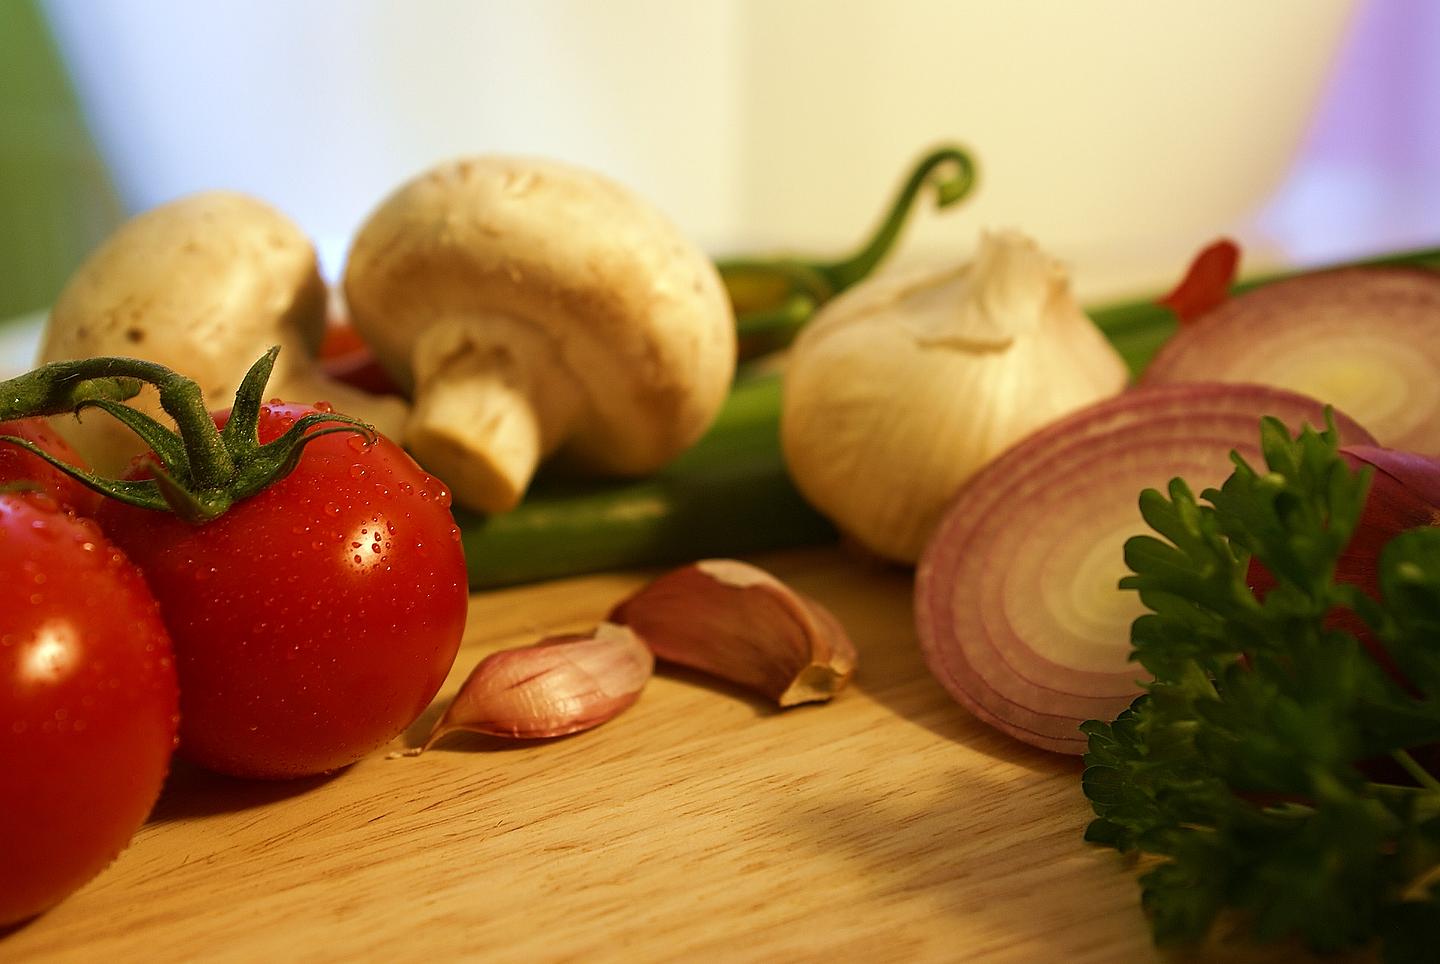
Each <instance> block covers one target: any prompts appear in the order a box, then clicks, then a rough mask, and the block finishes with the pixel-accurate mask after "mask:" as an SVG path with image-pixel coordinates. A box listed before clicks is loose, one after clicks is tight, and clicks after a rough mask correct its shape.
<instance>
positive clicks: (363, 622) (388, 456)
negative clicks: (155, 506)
mask: <svg viewBox="0 0 1440 964" xmlns="http://www.w3.org/2000/svg"><path fill="white" fill-rule="evenodd" d="M269 407H270V409H271V411H270V412H269V413H266V414H264V415H263V416H262V418H261V420H260V430H259V431H260V441H261V442H268V441H271V440H272V439H274V438H276V437H277V436H279V435H280V434H281V433H282V432H283V431H284V426H285V425H286V424H294V422H295V421H296V420H297V419H298V418H299V417H301V416H302V415H304V414H305V413H306V412H308V411H311V410H312V409H310V408H307V407H304V406H298V405H281V404H275V403H272V404H271V405H270V406H269ZM217 420H219V421H223V416H222V417H221V418H220V419H217ZM350 439H351V436H350V435H348V434H345V433H337V434H332V435H326V436H323V437H321V438H317V439H315V440H314V441H312V442H310V443H309V444H308V445H307V446H306V447H305V449H304V450H303V454H302V455H301V458H300V461H299V464H298V466H297V467H296V468H295V470H294V471H293V472H291V473H290V474H289V475H287V476H286V477H285V478H283V479H281V480H280V481H279V482H276V483H275V484H273V485H271V486H270V487H269V488H266V489H265V490H263V491H261V492H260V493H259V494H257V495H254V496H251V497H250V498H248V499H246V500H244V501H242V502H239V503H237V504H236V505H235V506H234V507H232V508H231V509H230V510H229V511H228V512H226V513H225V514H224V515H222V516H220V517H219V518H218V519H215V520H214V521H212V522H209V523H206V524H204V525H200V526H193V525H190V524H188V523H186V522H184V521H182V520H180V519H178V518H176V517H174V516H170V515H166V514H160V513H156V512H151V511H148V510H145V509H138V508H134V507H131V506H127V505H124V504H121V503H118V502H113V501H107V502H106V504H105V505H104V506H102V507H101V509H100V512H99V516H98V518H99V521H100V523H101V525H102V527H103V528H104V529H105V531H106V532H107V533H108V534H109V535H110V536H111V538H113V539H114V540H115V541H116V542H117V543H119V544H120V545H121V546H122V547H124V548H125V550H126V551H127V552H128V553H129V554H130V556H131V558H133V559H134V560H135V562H136V564H137V565H139V566H140V568H141V569H142V570H143V571H144V572H145V574H146V576H147V577H148V578H149V580H150V583H151V585H152V586H153V587H154V591H155V595H156V596H157V598H158V599H159V600H160V607H161V610H162V612H163V613H164V616H165V622H166V625H167V626H168V627H169V629H170V634H171V637H172V638H173V639H174V642H175V655H176V662H177V666H178V669H179V674H180V694H181V695H180V700H181V725H180V753H181V754H182V755H183V756H185V757H187V758H188V759H190V760H193V761H194V762H196V763H198V764H200V765H202V766H205V767H208V768H210V769H213V770H219V771H221V772H225V773H230V774H235V775H237V776H248V777H267V778H287V777H299V776H305V775H308V774H315V773H322V772H326V771H330V770H334V769H337V768H339V767H343V766H345V765H347V764H350V763H353V762H354V761H355V760H357V759H359V758H360V757H362V756H364V755H365V754H367V753H370V752H371V751H373V750H375V749H377V748H379V747H381V746H383V745H384V744H386V743H388V742H389V741H390V740H392V739H393V738H394V737H395V736H397V735H398V734H399V733H401V732H402V731H403V730H404V729H405V728H406V727H407V726H409V725H410V723H412V722H413V721H414V720H415V719H416V718H417V717H418V716H419V715H420V714H421V712H423V711H424V709H425V707H426V706H427V705H428V704H429V702H430V700H431V699H432V698H433V697H434V695H435V693H436V691H437V690H438V689H439V688H440V684H441V683H442V682H444V680H445V676H446V674H447V673H448V672H449V669H450V664H451V663H452V662H453V661H454V659H455V653H456V650H457V649H458V648H459V645H460V637H461V634H462V633H463V631H464V627H465V613H466V607H467V604H468V601H469V590H468V586H467V581H466V573H465V559H464V553H463V551H462V549H461V547H460V544H459V543H458V542H457V541H456V540H454V539H453V538H451V533H452V532H453V531H454V530H455V522H454V519H453V518H452V516H451V514H450V500H449V496H448V493H447V492H445V491H444V487H443V483H441V482H439V481H437V480H436V479H434V478H432V477H430V476H429V475H427V474H426V473H425V472H424V470H422V469H421V468H420V467H419V466H418V465H416V464H415V462H414V461H413V460H412V459H411V458H410V456H408V455H407V454H405V452H404V451H403V450H402V449H401V448H400V447H399V446H397V445H395V444H394V443H393V442H390V441H389V440H387V439H384V438H377V439H376V441H375V443H374V444H373V445H370V446H368V447H367V448H366V449H365V450H364V451H362V452H357V451H356V450H355V448H354V447H352V446H351V445H350ZM356 464H360V465H361V466H362V467H363V469H364V473H363V474H364V478H363V479H356V478H355V477H354V476H353V475H352V474H351V471H350V469H351V467H352V466H354V465H356ZM139 471H140V472H143V469H141V470H139ZM377 480H378V481H380V482H383V483H384V484H385V486H386V489H387V491H388V493H389V495H387V496H386V497H384V498H380V497H378V496H377V493H376V491H375V489H374V488H373V485H374V483H375V482H376V481H377ZM406 486H408V487H409V488H410V489H411V491H412V492H418V491H419V490H421V489H426V490H431V491H432V492H440V493H442V495H441V497H440V498H438V499H436V498H431V499H428V500H427V499H422V498H419V497H417V496H416V495H413V494H412V495H406V494H404V491H403V487H406ZM377 519H378V520H380V521H379V522H377V521H376V520H377ZM380 523H383V524H385V525H387V526H390V525H393V526H394V531H395V533H396V538H395V539H394V540H393V541H394V544H393V546H392V548H391V551H390V552H389V553H388V559H387V560H386V561H385V562H382V561H381V559H380V557H379V556H377V555H374V554H371V553H357V552H356V551H355V550H354V549H352V548H351V545H350V543H352V542H360V543H362V544H365V543H368V542H369V540H370V537H369V536H368V535H364V536H362V535H361V530H362V529H367V530H370V531H374V528H375V526H376V525H377V524H380ZM321 532H328V533H335V534H336V535H337V536H338V538H337V539H335V540H334V541H328V540H320V539H317V538H316V537H315V536H316V533H321ZM417 541H423V542H426V543H430V544H433V545H435V546H443V551H429V552H412V551H407V549H406V547H407V546H409V545H412V544H413V543H415V542H417ZM196 572H209V573H210V578H209V579H207V580H205V581H204V582H203V583H197V582H196V581H195V579H194V576H193V574H194V573H196Z"/></svg>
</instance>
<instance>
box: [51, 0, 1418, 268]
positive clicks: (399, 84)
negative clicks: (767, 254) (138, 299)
mask: <svg viewBox="0 0 1440 964" xmlns="http://www.w3.org/2000/svg"><path fill="white" fill-rule="evenodd" d="M1361 6H1362V8H1363V6H1364V5H1363V4H1362V5H1361ZM1411 6H1414V4H1411ZM1421 6H1423V4H1422V5H1421ZM1354 7H1355V4H1354V3H1352V2H1351V0H1267V2H1265V3H1251V2H1245V0H1218V2H1217V0H1194V2H1191V0H1163V2H1155V0H1089V2H1086V3H1061V2H1055V0H1010V2H1006V3H1003V4H1002V3H993V2H987V0H969V2H967V0H892V2H887V3H883V4H881V3H877V2H873V0H688V2H684V3H674V2H667V0H605V2H597V0H489V2H486V0H430V2H425V3H402V2H393V0H309V2H304V3H294V2H280V0H210V2H206V3H191V2H184V0H127V2H124V3H96V2H93V0H47V2H46V3H45V10H46V12H47V13H48V16H49V19H50V22H51V24H52V26H53V28H54V30H55V32H56V35H57V39H58V41H59V43H60V48H61V50H62V51H63V53H64V55H65V57H66V60H67V62H68V63H69V64H70V66H71V68H72V70H73V72H74V77H75V80H76V83H77V88H78V93H79V96H80V100H81V103H82V104H83V106H84V108H85V110H86V113H87V116H88V117H89V119H90V121H91V125H92V129H93V130H94V132H95V134H96V137H97V140H98V144H99V147H100V151H101V153H102V155H103V156H104V157H105V159H106V160H107V161H108V163H109V165H110V168H111V170H112V172H113V176H114V178H115V181H116V184H117V187H118V189H119V192H120V196H121V198H122V200H123V201H124V203H125V205H126V206H127V207H128V208H129V209H131V210H138V209H143V208H146V207H149V206H152V205H154V204H156V203H159V202H161V201H164V200H167V199H169V198H171V197H174V196H176V195H178V194H182V193H186V192H189V191H194V190H199V189H204V188H210V187H216V186H225V187H231V188H238V189H241V190H246V191H250V192H253V193H255V194H257V195H260V196H262V197H265V198H267V199H268V200H270V201H271V202H273V203H275V204H276V205H278V206H279V207H281V208H282V209H284V210H286V211H287V212H289V213H290V214H291V215H292V216H293V217H295V218H296V219H297V220H298V221H299V222H300V223H301V224H302V225H303V226H304V227H306V228H307V229H308V230H309V231H310V232H311V233H312V234H313V235H314V236H315V237H316V238H317V240H318V242H319V243H320V246H321V249H322V252H323V258H324V261H325V263H326V266H327V268H328V269H329V271H330V272H331V273H334V272H335V271H336V270H337V269H338V267H339V263H340V261H341V259H342V257H343V251H344V247H345V244H346V240H347V239H348V237H349V236H350V234H351V232H352V231H353V229H354V227H355V226H356V224H357V223H358V222H359V221H360V220H361V219H362V218H363V217H364V215H365V213H366V212H367V211H368V210H369V208H370V207H371V206H372V205H373V204H375V203H376V202H377V201H378V200H379V199H380V198H381V197H382V196H383V195H384V194H385V193H386V192H388V191H389V190H390V189H391V188H392V187H394V186H395V185H396V184H398V183H399V182H400V181H401V180H403V179H404V178H406V177H408V176H410V175H411V174H413V173H415V172H416V171H418V170H420V169H421V168H423V167H426V166H428V165H430V164H432V163H434V162H435V161H437V160H439V159H441V158H445V157H449V156H452V155H456V154H460V153H467V152H475V151H512V152H522V153H533V154H547V155H553V156H557V157H561V158H566V159H569V160H572V161H576V162H579V163H582V164H586V165H589V166H593V167H596V168H599V169H601V170H603V171H606V172H608V173H610V174H612V175H614V176H615V177H617V178H619V179H621V180H623V181H625V182H627V183H629V184H631V185H632V186H634V187H636V188H637V189H639V190H640V191H642V192H643V193H645V194H647V195H648V196H650V197H651V198H652V199H653V200H654V201H655V202H656V203H657V204H659V205H660V206H661V207H662V208H663V209H664V210H666V211H667V212H668V213H669V214H670V215H671V216H672V217H673V218H674V219H675V220H677V221H678V222H679V223H680V224H681V225H682V226H683V227H684V228H685V229H686V230H687V231H689V232H690V233H691V234H692V235H693V236H695V237H696V238H697V240H698V241H699V242H700V243H701V244H702V245H704V246H705V247H706V248H708V249H710V250H713V251H716V252H725V251H734V250H738V249H742V248H752V247H757V246H758V247H761V248H771V247H791V248H798V249H819V250H822V251H824V250H834V249H837V248H843V247H845V246H847V245H848V244H849V243H850V242H851V241H852V240H854V239H858V237H859V236H860V235H861V234H862V233H863V232H864V231H865V230H866V229H867V228H868V226H869V224H870V222H871V220H872V219H873V218H874V217H875V215H876V213H877V211H878V208H879V207H880V205H881V203H882V201H883V199H884V198H885V197H886V196H887V195H888V193H889V192H890V190H891V188H892V185H893V184H894V183H895V181H896V180H897V178H898V177H899V176H900V174H901V172H902V171H903V169H904V168H905V167H906V166H907V164H908V163H909V162H910V160H911V159H912V158H913V157H914V156H915V155H916V154H918V153H919V152H920V151H921V150H923V149H924V148H925V147H927V146H929V145H931V144H934V143H936V142H938V141H940V140H945V139H953V140H958V141H961V142H963V143H965V144H967V145H969V146H970V147H971V148H972V149H973V150H974V151H975V153H976V155H977V156H978V158H979V159H980V161H981V164H982V165H983V167H982V174H983V180H982V182H981V188H980V191H979V193H978V194H977V196H976V197H975V199H974V200H973V201H972V202H970V203H969V204H967V205H966V206H965V208H964V209H963V210H961V211H958V212H956V213H954V214H950V215H948V216H947V217H945V218H944V219H931V220H927V221H926V222H925V223H922V224H919V225H918V226H917V230H916V231H915V232H914V234H913V237H912V238H911V243H910V246H909V247H908V248H907V251H909V252H911V253H912V254H914V253H923V252H944V251H954V250H964V249H965V248H968V246H969V245H970V243H971V242H972V240H973V238H974V236H975V235H976V233H977V230H978V228H979V227H980V226H982V225H1001V224H1005V225H1014V226H1018V227H1021V228H1023V229H1025V230H1027V231H1029V232H1031V233H1032V234H1034V235H1035V236H1037V237H1038V238H1040V239H1041V240H1042V241H1043V242H1044V243H1046V244H1048V245H1050V246H1052V247H1053V248H1055V249H1057V250H1058V251H1060V252H1061V253H1062V254H1064V255H1067V256H1068V257H1070V258H1072V259H1073V260H1075V261H1076V262H1077V268H1078V269H1080V270H1081V277H1080V282H1081V284H1082V287H1084V288H1087V289H1088V290H1091V291H1095V290H1098V289H1105V288H1111V289H1113V288H1117V287H1123V286H1124V285H1125V284H1127V283H1133V282H1135V281H1139V280H1141V279H1144V278H1148V277H1149V276H1152V275H1153V274H1154V273H1155V272H1156V270H1157V266H1158V265H1161V264H1165V265H1167V266H1169V265H1170V264H1171V263H1172V262H1173V261H1174V260H1175V259H1177V258H1178V259H1182V260H1183V258H1184V257H1185V256H1186V254H1188V253H1189V251H1190V250H1191V249H1192V248H1193V247H1195V246H1196V245H1197V244H1198V243H1199V242H1202V241H1203V240H1205V239H1207V238H1208V237H1209V236H1211V235H1213V234H1215V233H1217V232H1220V231H1225V230H1230V231H1234V230H1236V229H1237V226H1240V225H1243V224H1244V223H1245V220H1246V218H1247V216H1250V215H1253V214H1254V212H1255V211H1256V210H1257V209H1258V208H1259V206H1260V205H1261V204H1262V202H1263V201H1264V200H1265V199H1266V198H1267V197H1268V196H1270V195H1271V194H1272V193H1273V192H1274V191H1275V190H1276V188H1277V186H1279V185H1280V184H1281V183H1282V181H1283V180H1284V177H1285V174H1286V172H1287V170H1288V168H1289V165H1290V162H1291V161H1292V159H1293V157H1294V156H1295V152H1296V148H1297V147H1298V146H1299V145H1300V143H1301V141H1302V138H1303V136H1304V135H1305V133H1306V130H1307V125H1308V124H1309V123H1310V122H1311V120H1312V118H1313V117H1314V116H1315V112H1314V111H1315V107H1316V105H1317V104H1319V103H1320V102H1321V94H1322V92H1323V91H1324V90H1325V85H1326V81H1327V79H1328V78H1329V77H1330V76H1331V68H1332V66H1333V65H1334V64H1335V63H1336V56H1337V52H1338V51H1339V50H1340V49H1341V45H1342V40H1343V39H1344V37H1345V36H1346V29H1347V27H1352V28H1353V26H1354V20H1353V18H1352V13H1353V12H1354ZM1362 12H1363V10H1362ZM1432 21H1433V17H1432ZM1432 47H1433V44H1432ZM1432 52H1433V50H1432ZM1432 109H1433V104H1432ZM1087 268H1088V269H1089V270H1088V271H1086V270H1085V269H1087Z"/></svg>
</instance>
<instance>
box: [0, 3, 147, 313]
mask: <svg viewBox="0 0 1440 964" xmlns="http://www.w3.org/2000/svg"><path fill="white" fill-rule="evenodd" d="M0 212H4V217H5V220H6V223H5V224H4V225H3V226H0V265H4V266H5V268H6V270H5V272H4V274H3V276H0V320H3V319H6V318H11V317H14V316H16V315H22V314H25V313H27V312H33V311H36V310H39V309H43V308H45V307H47V306H48V305H49V304H50V302H51V301H52V300H53V299H54V297H55V295H56V294H57V293H58V292H59V291H60V288H61V286H62V285H63V284H64V282H65V278H66V277H67V276H68V275H69V274H70V272H71V271H72V270H73V269H74V268H75V267H76V266H77V265H78V264H79V263H80V262H81V260H82V259H83V258H84V257H85V255H86V254H87V253H88V252H89V251H90V249H91V248H93V247H94V246H95V245H96V244H98V243H99V242H100V240H101V239H103V238H104V237H105V236H106V235H107V234H109V233H110V231H111V230H113V229H114V227H115V226H116V225H117V224H119V223H120V221H121V220H122V218H123V216H124V212H123V208H122V206H121V203H120V199H119V197H118V195H117V194H116V191H115V187H114V185H113V184H112V183H111V181H110V178H109V176H108V175H107V173H106V170H105V165H104V163H103V162H102V161H101V159H100V155H99V152H98V151H97V150H96V149H95V143H94V141H93V140H92V138H91V136H90V132H89V130H88V129H87V127H86V124H85V119H84V117H83V115H82V113H81V110H80V106H79V102H78V100H77V99H76V96H75V91H74V89H73V88H72V86H71V84H70V81H69V79H68V77H67V75H66V72H65V69H64V67H63V65H62V63H61V60H60V54H59V51H58V49H57V48H56V45H55V41H54V39H53V38H52V36H51V35H50V31H49V28H48V27H47V25H46V22H45V19H44V17H43V16H42V14H41V12H40V10H39V6H38V3H37V2H36V0H0Z"/></svg>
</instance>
